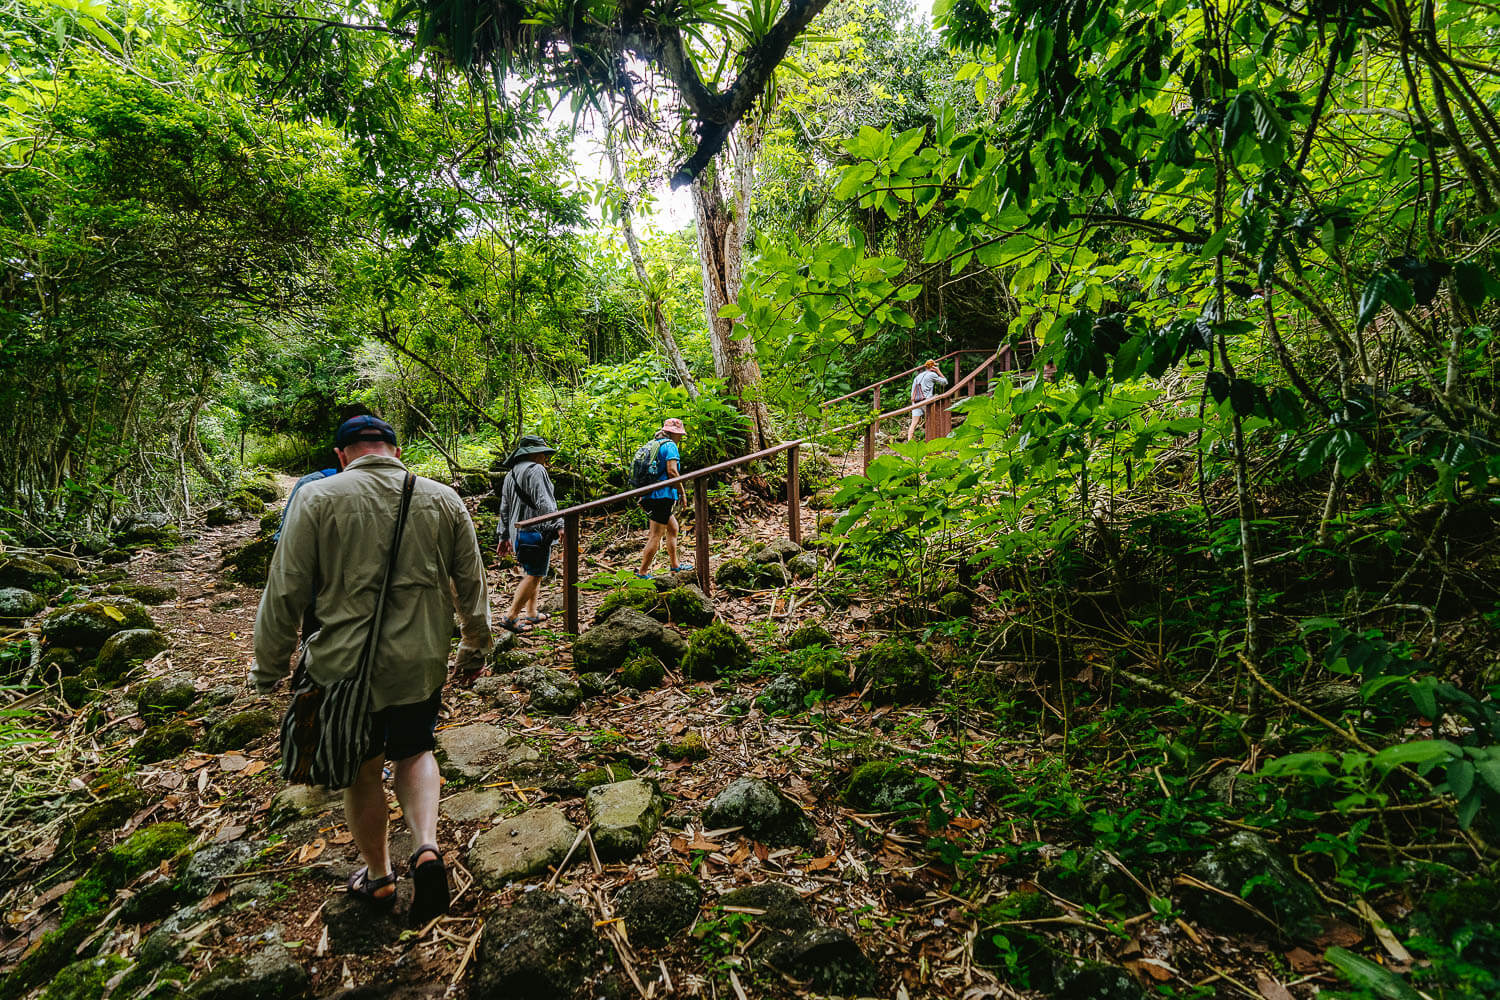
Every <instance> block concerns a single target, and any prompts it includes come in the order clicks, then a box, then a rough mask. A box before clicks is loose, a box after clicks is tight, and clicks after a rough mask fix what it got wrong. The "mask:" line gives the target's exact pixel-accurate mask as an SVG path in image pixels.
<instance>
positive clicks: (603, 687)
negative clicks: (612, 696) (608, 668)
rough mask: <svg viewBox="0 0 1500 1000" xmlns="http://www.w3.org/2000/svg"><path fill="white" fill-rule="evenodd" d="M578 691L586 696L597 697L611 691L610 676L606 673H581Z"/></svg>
mask: <svg viewBox="0 0 1500 1000" xmlns="http://www.w3.org/2000/svg"><path fill="white" fill-rule="evenodd" d="M578 691H579V693H580V694H581V695H583V697H585V698H597V697H599V696H600V695H602V694H605V693H607V692H608V691H609V677H608V675H606V674H579V675H578Z"/></svg>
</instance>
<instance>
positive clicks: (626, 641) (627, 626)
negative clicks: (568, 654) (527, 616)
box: [573, 608, 687, 673]
mask: <svg viewBox="0 0 1500 1000" xmlns="http://www.w3.org/2000/svg"><path fill="white" fill-rule="evenodd" d="M686 651H687V642H686V641H684V640H683V638H682V636H680V635H678V634H677V633H676V632H675V631H674V630H673V629H671V628H668V627H667V626H665V625H663V624H662V623H661V622H659V621H657V620H656V619H654V618H652V617H650V616H649V615H646V614H642V613H641V612H639V611H637V610H635V609H634V608H621V609H620V610H619V611H616V612H615V613H614V614H612V615H610V616H609V618H608V619H607V620H606V621H604V622H602V623H601V624H599V625H595V626H594V627H593V628H591V629H589V630H588V631H587V632H585V633H583V635H581V636H579V637H578V639H577V641H575V642H574V643H573V668H574V669H575V670H578V671H579V672H580V673H591V672H594V673H598V672H604V671H609V670H616V669H618V668H620V667H622V666H624V664H625V662H626V661H627V660H629V659H630V658H631V657H632V656H635V655H636V654H637V653H653V654H655V655H656V657H657V659H659V660H661V661H662V662H663V663H665V664H666V665H667V666H669V667H676V666H677V664H678V663H679V662H681V660H682V654H683V653H685V652H686Z"/></svg>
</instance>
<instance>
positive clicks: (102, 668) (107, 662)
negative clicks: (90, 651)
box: [94, 628, 168, 684]
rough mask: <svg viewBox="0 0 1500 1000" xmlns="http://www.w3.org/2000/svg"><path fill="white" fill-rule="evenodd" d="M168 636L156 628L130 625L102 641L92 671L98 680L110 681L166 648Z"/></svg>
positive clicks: (117, 678)
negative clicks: (102, 643)
mask: <svg viewBox="0 0 1500 1000" xmlns="http://www.w3.org/2000/svg"><path fill="white" fill-rule="evenodd" d="M167 645H168V644H167V637H166V636H164V635H162V634H161V633H160V632H158V631H156V630H155V629H150V628H131V629H126V630H125V631H123V632H116V633H115V634H114V635H112V636H110V637H109V638H108V639H105V640H104V645H103V647H101V648H100V650H99V658H98V659H96V660H95V661H94V671H95V673H97V674H98V676H99V680H100V681H103V682H104V683H106V684H107V683H111V682H113V681H117V680H119V679H120V678H121V677H124V676H125V675H126V674H128V673H129V672H130V671H131V669H133V668H134V667H135V666H137V665H138V664H141V663H144V662H146V661H147V660H149V659H151V657H153V656H155V655H156V654H157V653H160V652H161V651H162V650H164V649H166V648H167Z"/></svg>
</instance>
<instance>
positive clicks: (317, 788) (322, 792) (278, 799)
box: [266, 785, 344, 829]
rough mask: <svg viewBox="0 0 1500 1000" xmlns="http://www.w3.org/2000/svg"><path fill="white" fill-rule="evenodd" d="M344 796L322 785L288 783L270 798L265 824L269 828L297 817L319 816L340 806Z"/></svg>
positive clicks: (297, 818) (292, 820)
mask: <svg viewBox="0 0 1500 1000" xmlns="http://www.w3.org/2000/svg"><path fill="white" fill-rule="evenodd" d="M343 803H344V797H343V796H342V795H341V794H339V793H338V792H334V791H330V790H328V789H327V788H324V787H323V786H322V785H288V786H287V787H285V788H283V789H282V790H281V791H279V792H277V793H276V794H275V795H274V796H272V798H271V807H270V809H268V810H267V811H266V825H267V826H268V827H270V828H271V829H275V828H276V827H278V826H285V825H287V824H288V823H293V822H295V821H297V820H299V819H307V818H309V817H312V816H321V815H323V814H324V813H326V812H329V811H330V810H333V809H337V808H340V807H341V806H342V805H343Z"/></svg>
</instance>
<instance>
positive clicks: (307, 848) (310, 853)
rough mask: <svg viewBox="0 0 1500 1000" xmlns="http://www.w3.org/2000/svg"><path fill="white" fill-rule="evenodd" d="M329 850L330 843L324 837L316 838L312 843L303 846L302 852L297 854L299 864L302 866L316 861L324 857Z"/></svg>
mask: <svg viewBox="0 0 1500 1000" xmlns="http://www.w3.org/2000/svg"><path fill="white" fill-rule="evenodd" d="M327 848H328V842H327V841H326V840H324V839H323V838H322V837H316V838H314V839H313V842H312V843H310V844H303V845H302V850H300V851H298V852H297V863H298V864H300V865H305V864H307V863H308V862H309V861H316V860H317V859H318V858H320V857H322V856H323V852H324V851H325V850H327Z"/></svg>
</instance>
